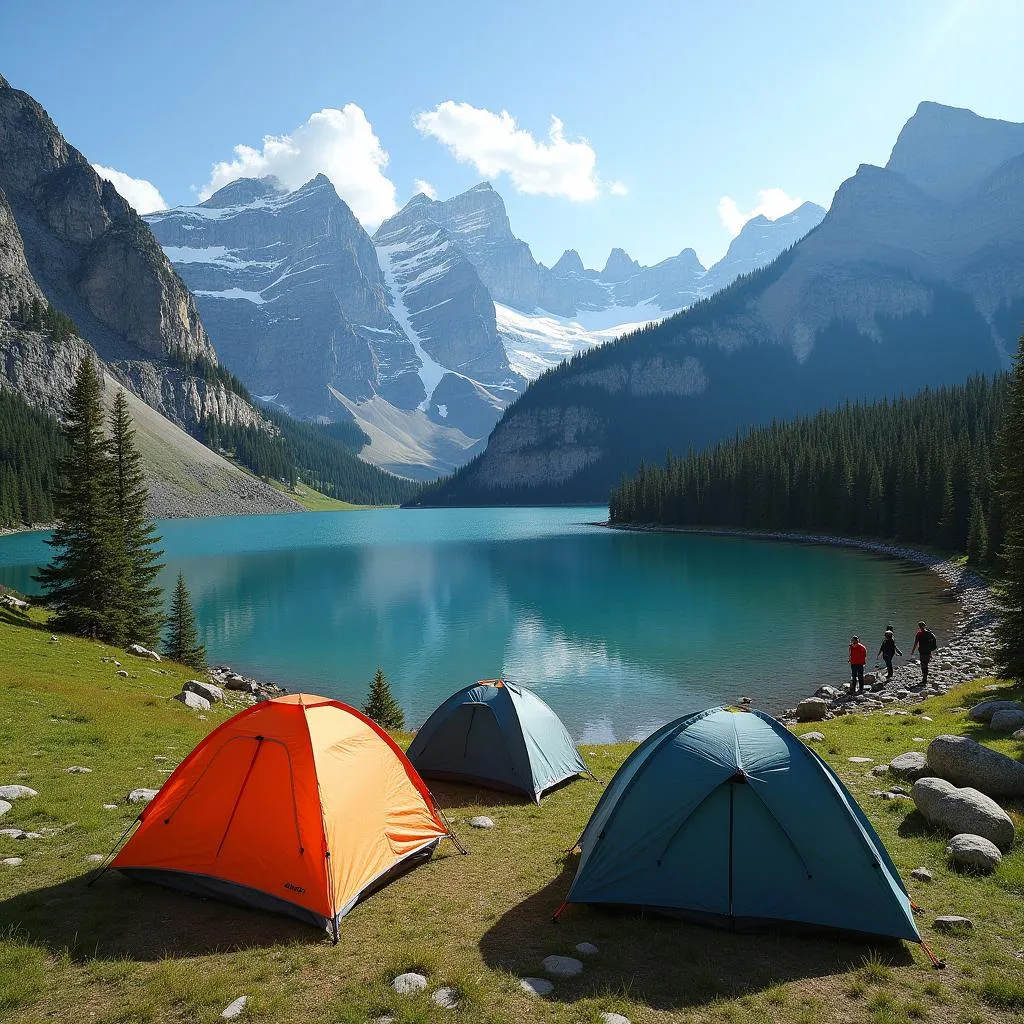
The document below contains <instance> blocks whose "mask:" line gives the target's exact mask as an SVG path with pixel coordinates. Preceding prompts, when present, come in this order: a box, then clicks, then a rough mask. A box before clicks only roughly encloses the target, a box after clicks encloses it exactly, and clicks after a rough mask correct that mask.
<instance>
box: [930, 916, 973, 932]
mask: <svg viewBox="0 0 1024 1024" xmlns="http://www.w3.org/2000/svg"><path fill="white" fill-rule="evenodd" d="M973 927H974V922H973V921H972V920H971V919H970V918H969V917H957V916H955V915H953V914H949V915H946V916H944V917H937V918H935V928H936V929H937V930H938V931H940V932H960V931H964V932H966V931H970V930H971V929H972V928H973Z"/></svg>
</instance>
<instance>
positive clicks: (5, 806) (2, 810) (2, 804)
mask: <svg viewBox="0 0 1024 1024" xmlns="http://www.w3.org/2000/svg"><path fill="white" fill-rule="evenodd" d="M10 809H11V805H10V804H9V803H8V802H7V801H6V800H0V818H2V817H3V816H4V815H5V814H6V813H7V812H8V811H9V810H10Z"/></svg>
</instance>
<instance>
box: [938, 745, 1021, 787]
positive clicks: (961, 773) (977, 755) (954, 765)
mask: <svg viewBox="0 0 1024 1024" xmlns="http://www.w3.org/2000/svg"><path fill="white" fill-rule="evenodd" d="M928 767H929V769H930V770H931V771H932V772H934V773H935V774H936V775H938V776H939V777H940V778H943V779H948V780H949V781H950V782H955V783H956V784H957V785H958V786H972V787H974V788H975V789H980V790H981V792H983V793H987V794H988V795H989V796H1024V764H1021V762H1020V761H1014V760H1013V758H1010V757H1007V756H1006V755H1005V754H1000V753H999V752H998V751H997V750H990V749H989V748H988V747H986V746H983V745H982V744H980V743H978V742H977V741H975V740H972V739H970V738H968V737H967V736H936V737H935V739H933V740H932V741H931V743H930V744H929V745H928Z"/></svg>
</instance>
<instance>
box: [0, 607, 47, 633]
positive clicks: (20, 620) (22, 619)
mask: <svg viewBox="0 0 1024 1024" xmlns="http://www.w3.org/2000/svg"><path fill="white" fill-rule="evenodd" d="M0 622H3V623H4V624H5V625H8V626H26V627H28V628H29V629H39V630H44V629H47V628H48V627H47V626H46V624H45V623H43V622H34V621H33V620H32V619H31V618H29V616H28V613H27V612H22V611H18V609H17V608H12V607H11V606H10V605H7V604H0Z"/></svg>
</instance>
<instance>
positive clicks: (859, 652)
mask: <svg viewBox="0 0 1024 1024" xmlns="http://www.w3.org/2000/svg"><path fill="white" fill-rule="evenodd" d="M867 660H868V649H867V648H866V647H865V646H864V645H863V644H862V643H861V642H860V637H859V636H854V637H851V638H850V677H851V678H850V696H853V694H855V693H856V692H857V686H858V684H860V692H861V693H863V692H864V663H865V662H866V661H867Z"/></svg>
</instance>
